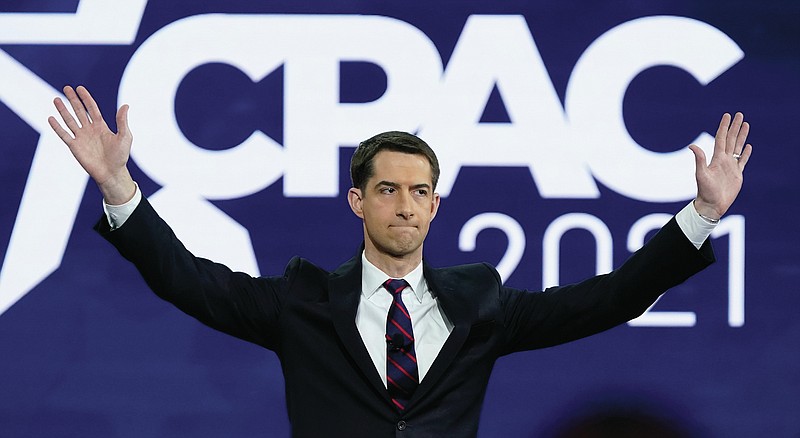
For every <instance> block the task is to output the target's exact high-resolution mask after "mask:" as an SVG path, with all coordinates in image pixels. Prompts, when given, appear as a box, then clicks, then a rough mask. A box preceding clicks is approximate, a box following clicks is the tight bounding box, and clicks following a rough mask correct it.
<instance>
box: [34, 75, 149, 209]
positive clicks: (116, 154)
mask: <svg viewBox="0 0 800 438" xmlns="http://www.w3.org/2000/svg"><path fill="white" fill-rule="evenodd" d="M64 95H65V96H66V98H67V100H68V101H69V103H70V105H71V106H72V109H73V110H74V111H75V115H76V116H77V118H78V120H77V121H76V120H75V118H74V117H72V114H70V113H69V111H68V110H67V107H66V105H65V104H64V102H62V101H61V99H60V98H56V99H55V100H54V101H53V103H54V104H55V106H56V109H57V110H58V113H59V114H60V115H61V118H62V119H63V121H64V124H65V125H66V127H67V129H64V127H62V126H61V124H60V123H59V122H58V120H57V119H56V118H55V117H52V116H51V117H49V118H48V119H47V121H48V122H49V123H50V127H52V128H53V130H54V131H55V132H56V134H58V136H59V137H60V138H61V140H63V141H64V143H66V144H67V146H68V147H69V150H70V152H72V155H74V156H75V159H76V160H78V163H80V165H81V166H82V167H83V168H84V170H86V172H87V173H88V174H89V176H90V177H92V179H93V180H94V181H95V183H97V185H98V187H99V188H100V192H101V193H102V194H103V198H104V199H105V201H106V203H107V204H112V205H118V204H124V203H125V202H127V201H128V200H130V199H131V198H132V197H133V195H134V193H135V192H136V185H135V184H134V182H133V179H132V178H131V175H130V173H129V172H128V167H127V163H128V157H129V156H130V151H131V144H132V143H133V135H132V134H131V131H130V129H128V105H123V106H122V107H121V108H120V109H119V111H117V130H118V132H116V133H114V132H112V131H111V130H110V129H109V127H108V125H107V124H106V122H105V120H104V119H103V115H102V114H101V113H100V109H99V108H98V107H97V103H96V102H95V101H94V99H93V98H92V95H91V94H89V90H87V89H86V88H85V87H83V86H79V87H77V89H75V90H74V89H73V88H72V87H70V86H69V85H68V86H66V87H64Z"/></svg>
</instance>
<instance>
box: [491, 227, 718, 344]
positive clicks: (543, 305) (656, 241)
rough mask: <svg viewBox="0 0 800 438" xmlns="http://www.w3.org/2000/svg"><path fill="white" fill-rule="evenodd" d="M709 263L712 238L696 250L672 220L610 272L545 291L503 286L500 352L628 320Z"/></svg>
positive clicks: (574, 336) (582, 334) (581, 334)
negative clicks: (503, 346)
mask: <svg viewBox="0 0 800 438" xmlns="http://www.w3.org/2000/svg"><path fill="white" fill-rule="evenodd" d="M713 262H714V253H713V250H712V249H711V244H710V242H709V241H708V240H706V242H705V243H704V244H703V245H702V247H701V248H700V249H699V250H698V249H697V248H695V247H694V245H693V244H692V243H691V242H690V241H689V240H688V239H687V238H686V237H685V236H684V235H683V233H682V232H681V230H680V228H679V226H678V224H677V223H676V222H675V219H674V218H673V219H672V220H671V221H670V222H669V223H667V224H666V225H665V226H664V227H663V228H662V229H661V230H660V231H659V232H658V233H657V234H656V235H655V236H654V237H653V238H652V239H651V240H650V241H649V242H647V243H646V244H645V245H644V246H643V247H642V248H641V249H639V250H638V251H637V252H635V253H634V254H633V255H632V256H631V257H630V258H629V259H628V260H627V261H626V262H625V263H624V264H623V265H622V266H620V267H619V268H617V269H615V270H614V271H612V272H610V273H608V274H605V275H599V276H597V277H593V278H590V279H588V280H585V281H583V282H580V283H576V284H571V285H566V286H559V287H553V288H548V289H547V290H545V291H543V292H528V291H522V290H518V289H513V288H506V287H504V288H502V289H501V292H500V294H501V297H500V301H501V306H502V309H503V318H504V321H503V325H504V328H505V333H506V339H505V348H504V351H503V354H508V353H511V352H514V351H521V350H531V349H535V348H543V347H549V346H553V345H558V344H562V343H565V342H569V341H572V340H575V339H580V338H583V337H586V336H589V335H592V334H595V333H599V332H601V331H604V330H608V329H610V328H612V327H615V326H617V325H619V324H622V323H624V322H627V321H629V320H631V319H633V318H636V317H637V316H639V315H641V314H642V313H644V311H645V310H647V308H648V307H650V305H652V304H653V303H654V302H655V301H656V299H658V297H659V296H660V295H661V294H663V293H664V292H666V291H667V289H669V288H671V287H673V286H676V285H678V284H680V283H683V282H684V281H685V280H686V279H688V278H689V277H690V276H692V275H693V274H695V273H697V272H699V271H700V270H702V269H703V268H705V267H706V266H708V265H709V264H711V263H713Z"/></svg>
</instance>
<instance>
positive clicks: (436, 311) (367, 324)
mask: <svg viewBox="0 0 800 438" xmlns="http://www.w3.org/2000/svg"><path fill="white" fill-rule="evenodd" d="M389 278H392V277H391V276H389V275H387V274H385V273H383V271H381V270H380V269H378V268H377V267H376V266H375V265H373V264H372V263H370V261H369V260H367V257H366V256H365V255H364V253H362V254H361V298H360V301H359V303H358V312H357V313H356V327H358V331H359V333H361V339H362V340H363V341H364V345H365V346H366V347H367V351H368V352H369V356H370V357H371V358H372V362H373V363H374V364H375V369H377V370H378V374H380V376H381V379H383V384H384V386H385V385H386V337H385V333H386V316H387V315H388V313H389V308H390V307H391V306H392V294H391V293H389V291H387V290H386V289H385V288H384V287H383V282H385V281H386V280H388V279H389ZM403 279H404V280H406V281H407V282H408V284H409V287H407V288H405V289H404V290H403V293H402V294H401V297H402V299H403V304H405V306H406V308H407V309H408V314H409V315H410V316H411V326H412V329H413V331H414V339H415V341H414V350H415V352H416V354H417V369H418V371H419V379H420V381H422V379H424V378H425V374H426V373H427V372H428V370H429V369H430V368H431V364H433V361H434V360H435V359H436V357H437V356H438V355H439V350H441V349H442V346H443V345H444V341H446V340H447V337H448V336H449V335H450V332H451V331H452V330H453V324H451V323H450V322H449V321H448V320H447V318H446V317H445V315H444V312H442V309H441V308H440V307H439V301H438V300H437V299H436V297H434V296H433V294H432V293H431V291H430V289H429V288H428V282H426V281H425V277H423V276H422V263H420V264H419V265H417V267H416V268H414V270H413V271H411V272H409V273H408V274H407V275H406V276H404V277H403Z"/></svg>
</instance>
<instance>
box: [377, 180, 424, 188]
mask: <svg viewBox="0 0 800 438" xmlns="http://www.w3.org/2000/svg"><path fill="white" fill-rule="evenodd" d="M400 186H401V184H398V183H396V182H392V181H378V182H377V183H375V187H392V188H395V189H396V188H400ZM411 188H412V189H430V188H431V185H430V184H428V183H419V184H414V185H412V186H411Z"/></svg>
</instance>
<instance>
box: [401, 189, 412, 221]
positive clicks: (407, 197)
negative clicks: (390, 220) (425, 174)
mask: <svg viewBox="0 0 800 438" xmlns="http://www.w3.org/2000/svg"><path fill="white" fill-rule="evenodd" d="M413 202H414V201H413V200H412V199H411V194H410V193H407V192H400V194H399V196H398V197H397V215H398V216H400V217H402V218H403V219H409V218H411V216H414V209H413Z"/></svg>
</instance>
